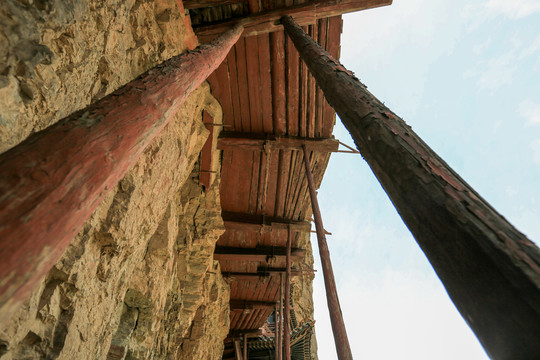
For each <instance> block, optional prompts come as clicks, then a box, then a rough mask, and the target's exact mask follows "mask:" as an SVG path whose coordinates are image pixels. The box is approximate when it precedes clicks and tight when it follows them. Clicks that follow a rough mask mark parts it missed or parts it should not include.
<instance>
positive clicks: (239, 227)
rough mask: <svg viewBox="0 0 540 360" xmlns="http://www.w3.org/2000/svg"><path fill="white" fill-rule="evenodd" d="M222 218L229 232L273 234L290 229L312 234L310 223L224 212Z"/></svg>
mask: <svg viewBox="0 0 540 360" xmlns="http://www.w3.org/2000/svg"><path fill="white" fill-rule="evenodd" d="M221 217H222V218H223V223H224V224H225V228H226V229H227V230H236V231H257V232H271V231H273V230H275V229H278V230H283V229H287V228H289V227H290V228H291V229H292V230H293V231H298V232H310V229H311V223H310V222H309V221H296V220H291V219H284V218H278V217H273V216H266V215H255V214H244V213H234V212H229V211H223V212H222V213H221Z"/></svg>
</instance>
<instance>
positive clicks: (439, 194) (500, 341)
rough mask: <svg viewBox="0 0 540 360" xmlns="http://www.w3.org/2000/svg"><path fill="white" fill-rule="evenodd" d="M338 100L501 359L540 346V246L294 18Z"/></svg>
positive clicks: (299, 43) (470, 318) (311, 59)
mask: <svg viewBox="0 0 540 360" xmlns="http://www.w3.org/2000/svg"><path fill="white" fill-rule="evenodd" d="M282 23H283V25H284V26H285V30H286V32H287V34H288V35H289V36H290V37H291V39H292V40H293V42H294V44H295V46H296V48H297V49H298V51H299V53H300V56H301V57H302V59H303V60H304V61H305V62H306V63H307V66H308V68H309V69H310V71H311V73H312V74H313V76H314V77H315V79H316V81H317V84H318V85H319V86H320V88H321V89H322V90H323V92H324V95H325V96H326V99H327V100H328V103H329V104H330V105H332V107H333V108H334V109H335V110H336V111H337V113H338V114H339V117H340V119H341V120H342V122H343V124H344V125H345V127H347V129H348V130H349V132H350V133H351V135H352V137H353V139H354V141H355V143H356V146H357V148H358V150H359V151H360V152H361V153H362V155H363V157H364V159H365V160H366V161H367V162H368V164H369V166H370V167H371V169H372V171H373V173H374V174H375V176H377V178H378V180H379V182H380V183H381V185H382V186H383V188H384V190H385V191H386V193H387V194H388V196H389V197H390V199H391V200H392V202H393V204H394V206H395V207H396V209H397V211H398V212H399V214H400V216H401V218H402V219H403V221H404V222H405V224H406V225H407V227H408V228H409V230H410V231H411V233H412V234H413V235H414V237H415V239H416V241H417V242H418V244H419V245H420V247H421V248H422V250H423V251H424V253H425V254H426V256H427V258H428V260H429V261H430V263H431V265H432V266H433V268H434V269H435V271H436V272H437V275H438V276H439V278H440V279H441V281H442V283H443V284H444V286H445V288H446V291H447V292H448V295H449V296H450V298H451V299H452V301H453V302H454V304H455V305H456V307H457V309H458V310H459V311H460V313H461V315H462V316H463V318H464V319H465V321H467V323H468V324H469V326H470V327H471V329H472V330H473V331H474V332H475V334H476V336H477V337H478V339H479V340H480V342H481V343H482V345H483V346H484V348H485V349H486V351H487V353H488V354H489V356H491V357H492V358H494V359H510V358H512V359H531V358H537V357H538V355H539V354H540V341H538V338H539V336H540V250H539V249H538V248H537V247H536V246H535V245H534V244H533V243H532V242H531V241H530V240H528V239H527V238H526V237H525V236H524V235H523V234H522V233H520V232H519V231H518V230H516V229H515V228H514V227H513V226H512V225H511V224H510V223H509V222H508V221H506V219H504V218H503V217H502V216H501V215H500V214H499V213H497V211H495V209H493V208H492V207H491V206H490V205H489V204H488V203H487V202H486V201H485V200H484V199H482V198H481V197H480V195H478V194H477V193H476V192H475V191H474V189H472V188H471V187H470V186H469V185H468V184H467V183H466V182H465V181H464V180H463V179H461V178H460V177H459V175H457V174H456V173H455V172H454V171H453V170H452V169H451V168H450V167H449V166H448V165H447V164H446V163H445V162H444V161H443V160H442V159H441V158H439V156H438V155H437V154H436V153H435V152H434V151H433V150H431V149H430V148H429V147H428V146H427V145H426V144H425V143H424V142H423V141H422V139H420V138H419V137H418V135H416V134H415V133H414V132H413V131H412V130H411V128H410V127H409V126H407V124H406V123H405V122H404V121H403V120H402V119H400V118H399V117H398V116H397V115H395V114H394V113H393V112H392V111H390V110H389V109H388V108H387V107H386V106H384V104H382V103H381V102H380V101H379V100H377V99H376V98H375V97H374V96H373V95H372V94H371V93H370V92H368V91H367V89H366V87H365V86H364V85H363V84H362V83H360V81H358V79H357V78H355V77H354V75H353V74H352V73H351V72H350V71H348V70H347V69H345V68H344V67H343V66H342V65H341V64H339V63H338V62H337V61H335V60H334V59H333V58H332V57H331V56H330V55H329V54H327V53H326V52H325V51H324V50H322V49H321V48H320V46H318V45H317V44H316V43H315V42H314V41H313V40H312V39H311V38H310V37H309V36H308V35H307V34H306V33H305V32H304V31H303V30H302V29H301V28H300V27H298V26H296V25H295V24H294V21H292V19H290V18H287V17H285V18H283V19H282Z"/></svg>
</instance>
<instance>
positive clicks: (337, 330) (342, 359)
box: [304, 147, 353, 360]
mask: <svg viewBox="0 0 540 360" xmlns="http://www.w3.org/2000/svg"><path fill="white" fill-rule="evenodd" d="M304 166H305V169H306V177H307V180H308V186H309V195H310V198H311V208H312V209H313V218H314V219H315V231H316V232H317V243H318V245H319V255H320V257H321V266H322V269H323V278H324V287H325V290H326V301H327V302H328V312H329V314H330V323H331V324H332V332H333V333H334V343H335V344H336V352H337V355H338V359H339V360H352V358H353V357H352V352H351V347H350V345H349V339H348V337H347V329H346V328H345V322H344V321H343V314H342V313H341V306H340V305H339V298H338V294H337V287H336V280H335V278H334V270H333V269H332V261H331V260H330V251H329V250H328V244H327V243H326V235H325V230H324V225H323V222H322V216H321V211H320V209H319V202H318V200H317V191H316V189H315V181H314V180H313V174H312V173H311V161H310V158H309V152H308V151H307V149H306V147H304Z"/></svg>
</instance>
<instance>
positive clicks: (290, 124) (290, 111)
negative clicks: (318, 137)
mask: <svg viewBox="0 0 540 360" xmlns="http://www.w3.org/2000/svg"><path fill="white" fill-rule="evenodd" d="M286 51H287V63H286V64H287V97H286V101H287V134H288V135H289V136H298V135H299V134H298V90H299V89H298V81H299V74H298V69H299V66H300V65H299V64H300V57H299V55H298V51H296V49H295V47H294V44H293V43H292V41H290V40H289V39H287V40H286Z"/></svg>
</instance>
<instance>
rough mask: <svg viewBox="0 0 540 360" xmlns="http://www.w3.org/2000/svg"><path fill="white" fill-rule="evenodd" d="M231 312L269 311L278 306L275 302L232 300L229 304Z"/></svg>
mask: <svg viewBox="0 0 540 360" xmlns="http://www.w3.org/2000/svg"><path fill="white" fill-rule="evenodd" d="M229 304H230V305H229V306H230V307H231V310H245V309H248V310H253V309H269V308H274V307H275V306H276V302H275V301H254V300H240V299H231V300H230V302H229Z"/></svg>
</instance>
